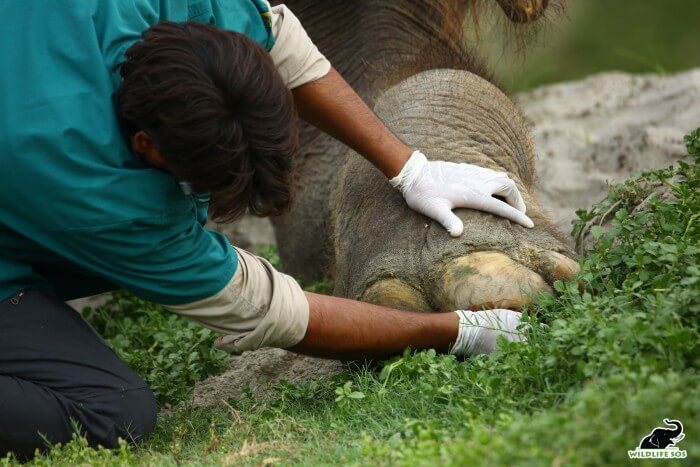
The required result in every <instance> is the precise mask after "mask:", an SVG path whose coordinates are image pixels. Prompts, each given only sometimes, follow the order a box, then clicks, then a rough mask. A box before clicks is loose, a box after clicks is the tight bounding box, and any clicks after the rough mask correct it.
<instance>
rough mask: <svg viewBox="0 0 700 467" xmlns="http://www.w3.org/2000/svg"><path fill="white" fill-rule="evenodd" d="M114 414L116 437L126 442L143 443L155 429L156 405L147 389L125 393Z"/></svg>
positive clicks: (151, 393)
mask: <svg viewBox="0 0 700 467" xmlns="http://www.w3.org/2000/svg"><path fill="white" fill-rule="evenodd" d="M118 405H119V406H120V409H119V411H118V413H116V414H115V422H116V425H115V426H116V429H117V436H118V437H119V438H121V439H123V440H125V441H128V442H132V443H133V442H138V441H143V440H145V439H146V438H148V437H149V436H150V435H151V433H153V430H154V429H155V427H156V420H157V417H158V405H157V403H156V398H155V396H154V395H153V392H152V391H151V390H150V389H149V388H141V389H135V390H130V391H126V392H125V394H124V398H123V401H122V403H121V404H118Z"/></svg>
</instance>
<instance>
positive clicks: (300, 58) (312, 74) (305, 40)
mask: <svg viewBox="0 0 700 467" xmlns="http://www.w3.org/2000/svg"><path fill="white" fill-rule="evenodd" d="M270 11H271V14H272V34H273V36H274V37H275V45H274V46H273V47H272V49H271V50H270V55H271V56H272V61H273V62H274V63H275V66H276V67H277V70H278V71H279V72H280V74H281V75H282V78H283V79H284V81H285V83H287V86H288V87H289V88H290V89H294V88H296V87H299V86H301V85H303V84H306V83H309V82H311V81H315V80H317V79H319V78H322V77H324V76H325V75H327V74H328V72H329V71H330V69H331V63H330V62H329V61H328V59H326V57H325V56H324V55H323V54H322V53H321V52H320V51H319V50H318V48H317V47H316V45H314V43H313V42H312V41H311V38H310V37H309V35H308V34H307V33H306V31H305V30H304V27H303V26H302V25H301V22H300V21H299V18H297V17H296V16H295V15H294V13H292V11H291V10H290V9H289V8H287V7H286V6H285V5H277V6H274V7H271V9H270Z"/></svg>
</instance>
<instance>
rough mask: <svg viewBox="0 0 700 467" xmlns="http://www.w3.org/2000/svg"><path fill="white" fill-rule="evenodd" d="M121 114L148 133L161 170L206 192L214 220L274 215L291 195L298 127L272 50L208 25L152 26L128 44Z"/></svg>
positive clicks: (129, 126)
mask: <svg viewBox="0 0 700 467" xmlns="http://www.w3.org/2000/svg"><path fill="white" fill-rule="evenodd" d="M120 72H121V76H122V78H123V81H122V84H121V86H120V88H119V91H118V95H117V97H118V105H119V113H120V116H121V118H122V119H123V121H124V124H125V126H126V128H127V130H128V131H129V132H130V133H131V134H132V135H133V134H134V133H136V132H137V131H139V130H142V131H144V132H146V133H147V134H148V135H149V136H150V137H151V139H152V140H153V142H154V144H155V145H156V147H157V148H158V150H159V152H160V153H161V155H162V156H163V158H164V159H165V161H166V164H167V168H168V170H169V171H170V172H172V174H173V175H174V176H175V177H177V178H178V179H180V180H183V181H187V182H189V183H190V184H191V185H192V189H193V190H194V191H195V192H198V193H209V194H210V195H211V202H210V207H209V211H210V215H211V217H212V218H214V219H216V220H218V221H230V220H233V219H236V218H238V217H240V216H241V215H242V214H243V213H244V212H245V211H246V209H248V210H249V211H250V212H251V213H252V214H255V215H258V216H266V215H276V214H280V213H281V212H283V211H284V210H285V209H286V208H288V207H289V205H290V203H291V201H292V197H293V185H294V184H293V172H294V167H295V156H296V153H297V151H298V148H299V125H298V122H297V115H296V109H295V106H294V102H293V98H292V94H291V92H290V91H289V89H287V86H286V85H285V83H284V81H283V80H282V77H281V76H280V74H279V72H278V71H277V69H276V68H275V66H274V64H273V63H272V59H271V58H270V56H269V54H268V53H267V52H266V51H265V50H264V49H263V48H262V47H260V46H259V45H258V44H257V43H255V42H254V41H252V40H251V39H249V38H247V37H246V36H244V35H243V34H239V33H236V32H232V31H225V30H222V29H219V28H216V27H214V26H211V25H209V24H203V23H195V22H187V23H171V22H164V23H160V24H157V25H155V26H153V27H151V28H150V29H148V30H146V31H145V32H144V33H143V39H142V40H141V41H139V42H136V43H135V44H134V45H132V46H131V47H130V48H129V49H128V50H127V51H126V61H125V62H124V63H122V64H121V69H120Z"/></svg>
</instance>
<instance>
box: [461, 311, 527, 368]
mask: <svg viewBox="0 0 700 467" xmlns="http://www.w3.org/2000/svg"><path fill="white" fill-rule="evenodd" d="M455 313H457V315H459V332H458V334H457V340H456V341H455V343H454V344H453V345H452V347H451V348H450V353H451V354H453V355H457V356H459V357H470V356H472V355H480V354H489V353H492V352H493V351H495V350H496V347H497V339H498V336H505V338H506V339H507V340H509V341H511V342H522V341H524V340H525V336H524V335H523V334H522V333H521V332H520V331H518V330H517V327H518V324H519V323H520V317H521V314H520V313H518V312H517V311H512V310H504V309H495V310H483V311H469V310H457V311H455Z"/></svg>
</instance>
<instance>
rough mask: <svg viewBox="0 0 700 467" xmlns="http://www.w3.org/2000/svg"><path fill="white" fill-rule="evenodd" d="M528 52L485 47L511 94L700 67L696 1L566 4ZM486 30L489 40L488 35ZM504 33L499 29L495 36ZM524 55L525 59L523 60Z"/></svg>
mask: <svg viewBox="0 0 700 467" xmlns="http://www.w3.org/2000/svg"><path fill="white" fill-rule="evenodd" d="M566 3H567V8H566V14H565V15H560V16H554V17H552V18H551V21H550V22H549V23H548V24H547V25H546V26H545V27H544V28H542V31H541V33H540V34H538V35H537V36H536V39H535V40H533V41H531V42H530V43H529V44H528V45H527V53H526V54H524V55H523V54H517V53H513V51H512V50H508V49H507V51H506V52H505V53H503V50H502V45H501V44H500V41H498V40H497V39H492V40H488V41H487V44H486V48H487V49H490V50H489V51H488V53H487V55H489V56H490V57H491V63H492V66H494V67H495V68H496V70H497V75H498V78H499V81H501V82H502V83H503V84H504V85H505V86H506V87H508V88H509V89H510V90H512V91H523V90H527V89H531V88H533V87H536V86H539V85H542V84H547V83H552V82H559V81H565V80H573V79H580V78H584V77H586V76H589V75H591V74H593V73H598V72H602V71H611V70H618V71H625V72H629V73H671V72H675V71H679V70H684V69H688V68H692V67H698V66H700V25H699V24H698V18H700V2H698V1H697V0H632V1H630V0H567V2H566ZM486 32H487V34H486V35H487V36H488V35H489V34H488V32H489V31H486ZM494 34H495V35H497V36H500V35H502V29H500V28H496V29H495V31H493V32H492V33H491V35H494ZM519 55H520V56H519Z"/></svg>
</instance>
